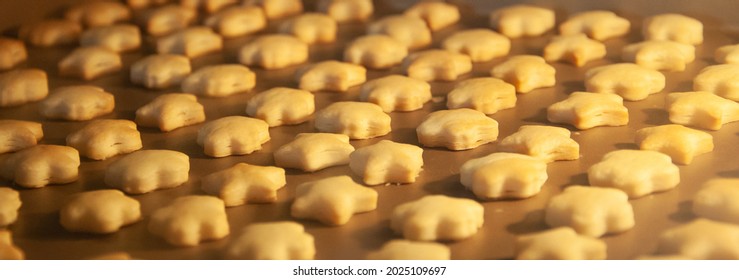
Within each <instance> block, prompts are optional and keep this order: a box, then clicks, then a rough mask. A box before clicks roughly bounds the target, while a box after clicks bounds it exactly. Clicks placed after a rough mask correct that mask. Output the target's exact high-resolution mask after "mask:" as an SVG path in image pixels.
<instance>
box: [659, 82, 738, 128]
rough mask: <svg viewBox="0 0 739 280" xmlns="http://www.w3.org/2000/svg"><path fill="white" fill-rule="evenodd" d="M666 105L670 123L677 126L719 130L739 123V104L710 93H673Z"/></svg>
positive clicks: (668, 96) (667, 99)
mask: <svg viewBox="0 0 739 280" xmlns="http://www.w3.org/2000/svg"><path fill="white" fill-rule="evenodd" d="M665 103H666V104H665V107H666V109H667V112H668V113H669V114H670V121H671V122H673V123H676V124H682V125H687V126H693V127H697V128H701V129H710V130H719V129H721V127H722V126H723V125H724V124H727V123H730V122H735V121H739V103H736V102H734V101H731V100H728V99H725V98H722V97H720V96H718V95H715V94H713V93H710V92H705V91H694V92H673V93H670V94H668V95H667V98H666V101H665Z"/></svg>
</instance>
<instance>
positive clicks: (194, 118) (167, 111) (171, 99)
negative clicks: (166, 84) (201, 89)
mask: <svg viewBox="0 0 739 280" xmlns="http://www.w3.org/2000/svg"><path fill="white" fill-rule="evenodd" d="M203 121H205V109H203V105H201V104H200V103H198V99H197V97H195V95H192V94H186V93H170V94H163V95H160V96H158V97H157V98H154V100H152V101H151V102H149V103H148V104H146V105H144V106H142V107H141V108H139V109H138V110H136V123H137V124H139V125H140V126H144V127H156V128H159V130H161V131H164V132H167V131H172V130H175V129H177V128H180V127H183V126H188V125H193V124H197V123H201V122H203Z"/></svg>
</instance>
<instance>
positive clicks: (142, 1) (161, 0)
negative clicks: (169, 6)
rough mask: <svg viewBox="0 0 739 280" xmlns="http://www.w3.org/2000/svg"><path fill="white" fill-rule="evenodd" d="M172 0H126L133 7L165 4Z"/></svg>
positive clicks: (141, 7)
mask: <svg viewBox="0 0 739 280" xmlns="http://www.w3.org/2000/svg"><path fill="white" fill-rule="evenodd" d="M170 1H171V0H126V1H125V2H126V4H128V6H129V7H131V9H143V8H147V7H151V6H159V5H164V4H166V3H167V2H170Z"/></svg>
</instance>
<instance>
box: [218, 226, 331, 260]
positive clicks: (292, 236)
mask: <svg viewBox="0 0 739 280" xmlns="http://www.w3.org/2000/svg"><path fill="white" fill-rule="evenodd" d="M315 254H316V246H315V244H314V241H313V236H312V235H310V234H309V233H307V232H305V228H303V225H301V224H298V223H296V222H269V223H257V224H251V225H248V226H246V227H245V228H244V230H243V231H242V232H241V234H240V235H239V236H238V237H236V239H234V241H233V242H232V243H231V245H229V247H228V250H227V251H226V257H227V258H229V259H245V260H312V259H313V257H314V256H315Z"/></svg>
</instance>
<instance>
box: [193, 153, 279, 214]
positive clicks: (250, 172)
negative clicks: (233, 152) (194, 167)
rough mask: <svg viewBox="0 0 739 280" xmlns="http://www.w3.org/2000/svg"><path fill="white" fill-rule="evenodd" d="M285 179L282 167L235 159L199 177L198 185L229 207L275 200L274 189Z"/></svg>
mask: <svg viewBox="0 0 739 280" xmlns="http://www.w3.org/2000/svg"><path fill="white" fill-rule="evenodd" d="M286 183H287V182H286V181H285V170H284V169H282V168H279V167H273V166H256V165H251V164H246V163H237V164H236V165H234V166H232V167H230V168H228V169H225V170H221V171H218V172H215V173H211V174H210V175H207V176H205V177H203V179H202V188H203V190H204V191H205V192H206V193H208V194H212V195H215V196H217V197H218V198H220V199H222V200H223V202H224V203H225V204H226V206H227V207H230V206H238V205H242V204H245V203H270V202H275V201H276V200H277V191H278V190H279V189H281V188H282V187H284V186H285V184H286Z"/></svg>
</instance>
